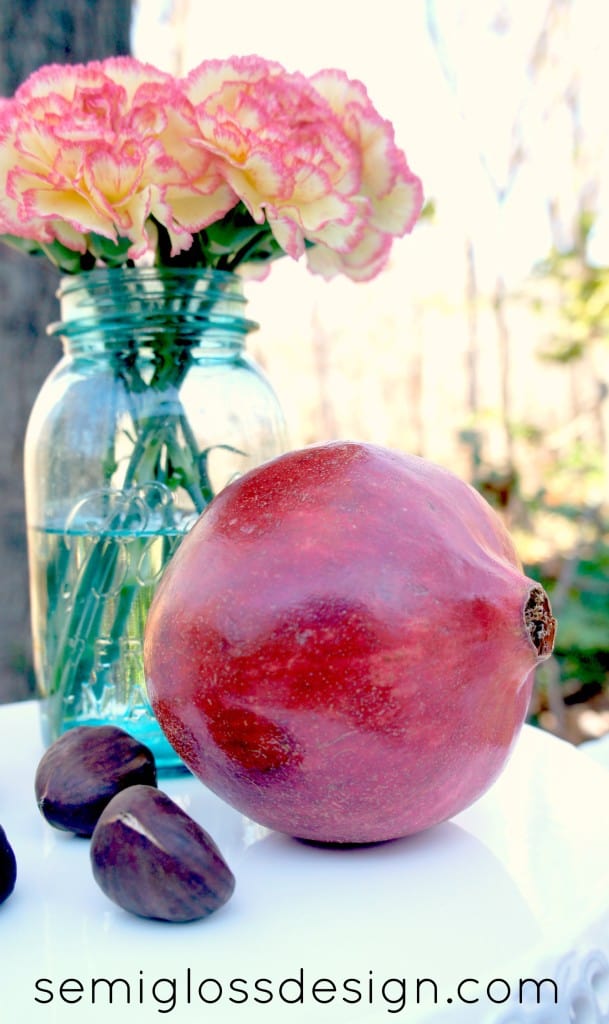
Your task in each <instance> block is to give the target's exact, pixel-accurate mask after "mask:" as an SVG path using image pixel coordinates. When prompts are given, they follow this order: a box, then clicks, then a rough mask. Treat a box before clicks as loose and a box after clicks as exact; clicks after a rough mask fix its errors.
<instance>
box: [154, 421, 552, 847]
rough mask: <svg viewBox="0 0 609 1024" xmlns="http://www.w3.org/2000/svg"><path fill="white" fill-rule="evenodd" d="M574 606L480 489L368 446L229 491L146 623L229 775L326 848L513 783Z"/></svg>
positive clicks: (281, 467) (219, 769)
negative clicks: (508, 776) (554, 595)
mask: <svg viewBox="0 0 609 1024" xmlns="http://www.w3.org/2000/svg"><path fill="white" fill-rule="evenodd" d="M554 625H555V623H554V620H553V619H552V617H551V612H550V608H549V604H548V601H547V597H546V596H545V594H544V592H543V590H542V589H541V587H540V586H539V585H538V584H536V583H534V582H533V581H532V580H530V579H528V578H527V577H526V576H524V575H523V573H522V570H521V566H520V563H519V559H518V556H517V554H516V552H515V550H514V546H513V544H512V541H511V539H510V537H509V535H508V533H507V532H506V530H505V528H504V527H503V524H502V522H501V521H500V519H499V518H498V516H497V515H496V513H495V512H494V511H493V510H492V509H491V507H490V506H489V505H488V504H487V503H486V502H485V501H484V500H483V499H482V498H481V497H480V495H479V494H478V493H477V492H476V491H474V490H473V488H471V487H470V486H469V485H468V484H466V483H464V482H463V481H461V480H460V479H459V478H457V477H456V476H454V475H453V474H452V473H450V472H448V471H447V470H445V469H442V468H440V467H439V466H436V465H434V464H433V463H430V462H428V461H425V460H423V459H421V458H418V457H415V456H411V455H406V454H403V453H400V452H396V451H392V450H388V449H385V448H381V447H378V446H374V445H370V444H363V443H358V442H350V441H345V442H340V441H336V442H328V443H324V444H320V445H313V446H311V447H309V448H305V449H302V450H298V451H294V452H290V453H288V454H286V455H283V456H280V457H279V458H276V459H274V460H272V461H271V462H267V463H266V464H264V465H263V466H259V467H257V468H256V469H254V470H252V471H250V472H249V473H248V474H246V475H244V476H243V477H241V478H240V479H238V480H237V481H235V482H233V483H232V484H230V485H229V486H228V487H227V488H225V490H223V491H222V492H221V493H220V494H219V495H218V496H216V498H214V500H213V501H212V503H211V504H210V505H209V506H208V508H207V509H206V511H205V512H204V513H203V515H202V516H201V517H200V519H199V520H198V522H197V523H196V524H195V526H194V527H193V529H192V530H191V532H190V533H189V534H188V535H187V537H186V538H185V539H184V541H183V542H182V544H181V546H180V548H179V549H178V551H177V553H176V555H175V556H174V558H173V559H172V562H171V563H170V565H169V566H168V568H167V570H166V572H165V575H164V577H163V580H162V582H161V585H160V587H159V589H158V590H157V593H156V596H155V599H154V601H153V604H152V608H151V610H150V613H149V617H148V620H147V625H146V635H145V649H144V657H145V667H146V677H147V685H148V692H149V696H150V699H151V702H152V706H153V709H154V712H155V714H156V716H157V718H158V720H159V722H160V724H161V726H162V728H163V730H164V732H165V733H166V735H167V737H168V738H169V740H170V742H171V743H172V744H173V746H174V747H175V749H176V750H177V752H178V753H179V754H180V756H181V757H182V758H183V760H184V762H185V763H186V765H187V766H188V767H189V768H190V769H191V770H192V771H193V772H194V773H195V774H196V775H197V776H199V778H200V779H201V780H202V781H203V782H204V783H205V785H206V786H208V787H209V788H210V789H211V790H213V791H214V792H215V793H217V794H218V795H219V796H220V797H222V798H224V800H225V801H227V802H228V803H229V804H231V805H232V806H233V807H235V808H237V809H238V810H240V811H242V812H243V813H244V814H245V815H246V816H248V817H249V818H251V819H253V820H255V821H257V822H259V823H260V824H262V825H266V826H268V827H269V828H271V829H276V830H278V831H280V832H285V833H288V834H289V835H292V836H297V837H300V838H303V839H309V840H314V841H318V842H323V843H369V842H376V841H381V840H388V839H393V838H397V837H400V836H404V835H407V834H410V833H415V832H419V831H421V830H423V829H426V828H428V827H430V826H431V825H433V824H435V823H438V822H440V821H443V820H445V819H447V818H450V817H452V816H454V815H455V814H456V813H457V812H459V811H461V810H463V809H464V808H466V807H467V806H469V805H470V804H471V803H472V802H473V801H474V800H476V799H477V798H478V797H479V796H481V794H483V793H484V792H485V790H486V789H487V788H488V787H489V786H490V785H491V783H492V782H493V781H494V780H495V779H496V778H497V776H498V775H499V773H500V772H501V771H502V769H503V767H504V766H505V764H506V761H507V760H508V757H509V755H510V753H511V750H512V748H513V744H514V742H515V739H516V737H517V734H518V732H519V730H520V728H521V726H522V724H523V721H524V719H525V715H526V711H527V708H528V704H529V698H530V693H531V687H532V682H533V670H534V669H535V666H536V665H537V664H538V662H539V661H540V660H543V659H544V658H545V657H547V656H548V655H549V654H550V653H551V649H552V643H553V632H554Z"/></svg>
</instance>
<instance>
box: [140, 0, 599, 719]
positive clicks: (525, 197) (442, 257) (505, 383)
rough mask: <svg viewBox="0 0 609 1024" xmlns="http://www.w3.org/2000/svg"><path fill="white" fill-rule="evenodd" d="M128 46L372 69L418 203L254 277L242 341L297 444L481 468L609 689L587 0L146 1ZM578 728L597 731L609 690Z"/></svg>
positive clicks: (177, 58) (593, 674)
mask: <svg viewBox="0 0 609 1024" xmlns="http://www.w3.org/2000/svg"><path fill="white" fill-rule="evenodd" d="M133 46H134V52H135V53H136V55H137V56H140V57H142V58H144V59H148V60H150V61H152V62H153V63H155V64H157V65H158V66H161V67H163V68H165V69H167V70H170V71H173V72H178V73H182V72H185V71H188V70H189V69H190V68H192V67H194V66H195V65H197V64H198V63H199V62H200V61H202V60H204V59H206V58H209V57H226V56H230V55H231V54H246V53H259V54H261V55H263V56H265V57H269V58H273V59H276V60H279V61H280V62H281V63H283V64H284V65H285V66H286V67H288V68H289V69H290V70H295V69H299V70H301V71H304V72H305V73H310V72H314V71H316V70H318V69H319V68H322V67H331V66H334V67H340V68H343V69H344V70H345V71H347V72H348V73H349V75H350V76H352V77H354V78H359V79H361V80H362V81H363V82H364V83H365V85H366V87H367V89H368V92H369V94H370V96H371V98H372V100H373V101H374V103H375V105H376V106H377V108H378V109H379V111H380V112H381V114H382V115H383V116H384V117H386V118H388V119H389V120H391V121H392V122H393V125H394V127H395V132H396V137H397V140H398V142H399V143H400V145H401V146H402V147H403V148H404V150H405V151H406V154H407V157H408V160H409V163H410V165H411V167H412V169H413V170H414V171H416V173H417V174H419V175H420V177H421V178H422V180H423V183H424V187H425V194H426V200H427V209H426V216H425V217H424V218H423V219H422V220H421V221H420V223H419V224H418V225H417V227H416V228H415V230H414V232H413V233H412V235H410V236H408V237H406V238H405V239H402V240H400V241H399V242H397V243H396V244H395V245H394V248H393V251H392V257H391V263H390V266H389V267H388V269H387V271H386V272H385V273H383V274H381V275H380V277H378V278H377V279H375V280H374V281H372V282H370V283H368V284H352V283H350V282H348V281H344V280H335V281H333V282H331V283H326V282H323V281H321V280H319V279H317V278H315V277H313V276H312V275H310V274H309V272H308V271H307V270H306V268H305V267H304V266H302V265H298V264H294V263H292V262H291V261H289V260H288V259H285V260H283V261H280V262H279V263H278V264H276V265H275V266H274V268H273V270H272V272H271V275H270V277H269V278H268V280H267V281H266V282H265V283H264V284H251V285H249V286H248V298H249V303H250V312H251V314H252V316H253V317H254V318H255V319H256V320H257V321H258V322H259V323H260V330H259V331H258V332H257V334H256V335H255V336H253V338H252V342H251V350H252V352H253V354H254V355H255V356H256V357H257V358H258V359H259V361H260V362H261V363H262V364H263V365H264V367H265V368H266V371H267V373H268V376H269V377H270V379H271V381H272V383H273V384H274V386H275V389H276V390H277V392H278V395H279V397H280V399H281V401H282V404H283V406H284V409H285V410H286V413H287V416H288V424H289V430H290V441H291V443H292V445H293V446H294V447H296V446H300V445H302V444H306V443H309V442H312V441H317V440H323V439H327V438H331V437H351V438H358V439H364V440H368V441H374V442H378V443H381V444H385V445H389V446H394V447H397V448H401V449H404V450H409V451H412V452H415V453H418V454H421V455H424V456H426V457H428V458H431V459H434V460H436V461H438V462H441V463H443V464H444V465H447V466H450V467H451V468H453V469H455V470H456V471H457V472H459V473H461V474H462V475H464V476H465V477H466V478H467V479H469V480H471V481H472V482H473V483H475V485H476V486H478V487H479V488H480V490H482V492H483V493H484V494H485V495H486V496H487V497H488V498H489V499H490V500H491V501H493V502H494V503H495V504H496V505H497V507H498V508H499V509H500V511H501V514H502V515H504V516H505V518H506V520H507V522H508V525H509V527H510V529H511V530H512V532H513V534H514V536H515V537H516V539H517V543H518V546H519V549H520V551H521V553H522V556H523V559H524V561H525V563H526V565H527V567H528V568H529V569H530V571H531V572H535V573H536V575H537V576H538V577H540V578H542V579H543V581H544V582H545V583H546V585H547V586H548V587H549V589H551V590H552V592H553V596H554V601H555V606H556V610H557V611H558V612H559V614H560V617H561V622H562V626H561V630H560V636H561V637H562V638H563V646H562V648H560V647H559V654H560V653H561V651H562V658H561V661H560V675H561V676H562V686H563V690H562V694H563V695H564V694H565V693H566V694H567V699H568V694H569V688H571V690H573V691H574V692H580V691H581V689H582V687H583V690H584V691H586V687H589V686H592V687H593V688H595V687H596V688H601V689H603V690H605V692H606V687H607V679H608V675H607V673H608V671H609V656H608V655H607V653H606V648H607V635H608V630H609V547H608V546H607V501H608V498H609V399H608V392H609V346H608V344H607V340H608V337H607V335H608V330H609V270H608V269H607V267H608V265H609V146H608V143H607V137H608V133H607V131H606V129H605V121H606V114H605V106H606V96H607V87H608V85H609V71H608V68H607V57H606V47H605V43H604V34H603V32H602V31H600V30H599V6H598V4H596V3H594V2H593V0H529V2H528V3H527V4H526V5H524V4H522V3H521V2H520V0H505V2H501V0H485V2H484V3H470V2H466V0H411V2H406V3H404V2H403V0H375V2H374V4H372V5H370V4H368V5H360V4H353V3H351V2H350V0H334V2H333V3H328V0H308V2H307V4H306V5H299V6H297V7H294V6H292V5H288V4H286V3H285V2H282V0H259V2H257V3H255V4H254V3H251V2H250V0H232V2H231V3H230V4H218V3H213V4H212V3H209V2H207V0H173V2H170V0H139V3H138V4H137V5H136V10H135V22H134V34H133ZM573 651H575V652H576V654H575V655H573ZM572 655H573V657H572V663H570V662H569V658H570V657H571V656H572ZM556 678H557V669H556V665H555V664H554V663H552V667H551V669H549V670H548V677H547V679H546V682H545V684H544V683H543V681H542V684H541V687H540V690H541V691H544V689H545V690H546V691H547V692H546V699H545V703H544V700H542V701H541V704H540V709H539V710H540V714H541V716H542V718H543V717H544V716H545V718H544V724H546V725H548V726H549V727H550V728H555V729H557V731H562V732H563V733H565V732H566V733H567V734H568V733H569V724H568V722H567V723H566V724H565V721H564V714H563V708H562V700H554V701H553V699H552V694H553V693H554V694H556ZM565 687H566V689H565ZM574 700H575V698H574ZM557 709H558V711H557ZM597 710H599V709H597ZM557 715H558V717H561V718H562V719H563V720H562V721H561V722H557ZM581 721H582V719H581V718H580V719H578V726H577V728H578V729H579V730H580V733H579V734H577V735H575V736H574V738H575V739H578V738H580V739H581V729H582V726H581ZM586 729H587V730H588V731H589V732H592V733H594V732H599V731H603V730H605V729H609V705H605V704H602V703H601V706H600V711H599V714H598V715H597V717H596V718H595V719H594V720H592V719H591V720H590V721H589V722H588V724H587V725H586V724H584V726H583V731H584V733H585V732H586ZM576 732H577V730H576Z"/></svg>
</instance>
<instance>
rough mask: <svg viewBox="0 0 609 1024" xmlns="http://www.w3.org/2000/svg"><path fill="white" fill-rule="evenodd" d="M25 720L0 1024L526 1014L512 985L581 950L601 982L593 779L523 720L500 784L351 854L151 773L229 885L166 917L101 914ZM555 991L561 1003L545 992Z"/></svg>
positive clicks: (2, 788) (4, 929)
mask: <svg viewBox="0 0 609 1024" xmlns="http://www.w3.org/2000/svg"><path fill="white" fill-rule="evenodd" d="M37 712H38V709H37V707H36V705H35V703H34V702H29V703H27V704H21V705H8V706H5V707H1V708H0V824H2V825H3V826H4V828H5V830H6V833H7V835H8V837H9V840H10V842H11V844H12V846H13V848H14V850H15V853H16V856H17V861H18V880H17V886H16V888H15V891H14V893H13V895H12V896H11V897H10V898H9V900H8V901H7V902H6V903H5V904H4V905H3V906H2V907H0V1007H1V1012H0V1019H2V1021H5V1020H6V1022H7V1024H9V1022H10V1024H21V1022H24V1024H37V1022H38V1021H45V1022H56V1021H57V1022H59V1021H60V1022H62V1024H67V1022H69V1021H78V1022H79V1024H80V1022H81V1021H86V1022H88V1021H104V1022H106V1024H108V1022H110V1024H115V1022H121V1021H125V1022H133V1024H136V1022H140V1021H142V1022H144V1021H145V1022H146V1024H150V1022H152V1021H162V1020H163V1019H167V1020H169V1021H172V1022H175V1021H178V1022H182V1021H184V1022H190V1021H192V1022H195V1021H197V1022H208V1021H209V1022H222V1024H224V1022H230V1024H232V1022H241V1021H244V1022H247V1024H250V1022H251V1024H258V1022H260V1024H263V1022H264V1024H270V1022H275V1021H281V1022H282V1024H291V1022H292V1021H293V1022H294V1024H302V1022H306V1024H309V1022H313V1021H314V1022H315V1024H317V1022H318V1021H319V1022H320V1024H323V1022H325V1021H327V1022H329V1024H330V1022H331V1024H360V1022H362V1024H370V1022H373V1021H389V1022H390V1021H391V1020H393V1019H397V1020H398V1021H399V1020H403V1019H406V1020H408V1021H409V1022H410V1021H419V1020H427V1019H432V1020H441V1019H444V1014H447V1017H446V1019H447V1020H449V1021H452V1022H457V1021H461V1020H464V1021H467V1022H469V1021H472V1022H473V1021H476V1020H485V1021H486V1020H488V1019H492V1020H499V1019H506V1020H507V1019H509V1021H510V1022H512V1021H517V1020H521V1019H525V1017H526V1019H527V1020H529V1019H530V1018H529V1016H527V1015H526V1014H525V1011H524V1010H523V1009H522V1008H520V1007H518V1005H517V1002H518V998H517V980H518V978H519V977H521V976H523V977H524V976H535V974H536V971H538V969H539V970H541V968H542V967H543V968H545V969H546V970H553V969H554V967H553V966H552V965H556V971H558V970H559V967H560V964H561V963H563V964H564V962H566V961H565V957H567V959H568V958H569V957H571V959H573V957H575V956H577V957H578V958H579V959H578V963H580V964H581V963H583V961H582V957H583V958H584V959H585V958H586V957H588V959H589V957H590V955H592V954H594V955H595V956H600V957H601V959H600V960H599V964H600V967H599V969H598V970H600V972H601V973H600V974H598V971H597V976H595V985H596V989H597V990H598V992H600V991H601V986H600V983H599V984H597V982H598V981H599V978H600V980H601V982H602V981H603V977H604V976H603V974H602V971H603V969H604V968H603V963H604V961H603V959H602V958H603V957H604V956H605V955H609V855H608V854H609V823H608V815H607V811H606V806H607V794H608V793H609V786H608V783H609V773H607V772H606V771H605V770H604V769H603V768H602V767H600V766H598V765H597V764H594V763H593V762H592V761H589V760H588V759H587V758H586V757H585V756H584V755H583V754H581V753H579V752H577V751H576V750H575V749H573V748H572V747H570V746H568V745H567V744H564V743H562V742H560V741H558V740H555V739H553V738H552V737H549V736H548V735H546V734H543V733H540V732H538V731H536V730H534V729H532V728H530V727H525V729H524V730H523V732H522V734H521V737H520V739H519V741H518V743H517V746H516V750H515V752H514V754H513V756H512V759H511V761H510V763H509V765H508V768H507V769H506V771H505V772H504V774H503V775H502V776H501V778H500V779H499V780H498V782H497V783H495V785H494V786H493V788H492V789H491V790H490V791H489V792H488V793H487V794H486V795H485V796H484V797H483V798H482V799H481V800H479V801H478V802H477V803H476V804H474V805H473V806H472V807H471V808H469V810H467V811H466V812H464V813H462V814H461V815H459V816H458V817H456V818H455V819H453V820H452V821H451V822H447V823H445V824H443V825H440V826H438V827H436V828H434V829H431V830H429V831H428V832H426V833H424V834H421V835H418V836H415V837H412V838H410V839H404V840H399V841H396V842H393V843H386V844H383V845H379V846H376V847H367V848H360V849H347V850H338V849H323V848H317V847H313V846H309V845H306V844H304V843H301V842H298V841H296V840H292V839H289V838H287V837H285V836H281V835H279V834H276V833H272V832H269V831H267V830H265V829H263V828H261V827H259V826H257V825H255V824H253V823H252V822H250V821H248V820H247V819H244V818H243V817H242V816H241V815H240V814H238V813H237V812H235V811H233V810H232V809H231V808H229V807H227V806H226V805H225V804H223V803H222V802H221V801H220V800H218V799H217V798H216V797H215V796H214V795H213V794H211V793H209V792H208V791H207V790H205V788H204V787H203V786H202V785H201V784H200V783H199V782H198V781H197V780H195V779H194V778H192V777H190V776H183V777H178V778H171V779H161V780H160V788H162V789H164V790H165V791H166V792H167V793H168V794H169V795H170V796H172V797H173V798H174V799H175V800H177V801H178V803H180V804H181V806H182V807H184V808H185V809H186V810H187V811H188V812H189V813H190V814H191V815H192V816H193V817H195V818H196V819H197V820H198V821H199V822H200V823H201V824H202V825H203V826H204V828H206V829H207V831H208V832H210V834H211V835H212V836H213V837H214V839H215V840H216V842H217V843H218V845H219V847H220V849H221V850H222V852H223V854H224V856H225V857H226V860H227V861H228V863H229V864H230V866H231V868H232V870H233V872H234V874H235V876H236V879H237V886H236V890H235V894H234V896H233V897H232V899H231V900H230V902H229V903H228V904H227V905H226V906H225V907H223V908H222V909H221V910H220V911H218V912H216V913H215V914H213V915H212V916H211V917H209V918H208V919H207V920H204V921H200V922H195V923H192V924H188V925H171V924H165V923H161V922H152V921H146V920H143V919H139V918H137V917H134V916H132V915H129V914H128V913H126V912H124V911H122V910H121V909H120V908H118V907H115V906H114V904H112V903H110V902H109V901H108V900H107V898H106V897H105V896H104V895H103V893H102V892H101V891H100V890H99V889H98V887H97V886H96V884H95V882H94V880H93V877H92V874H91V869H90V864H89V849H88V847H89V844H88V841H87V840H83V839H77V838H74V837H72V836H69V835H66V834H63V833H61V832H58V831H57V830H54V829H52V828H51V827H50V826H48V825H47V824H46V822H45V821H44V820H43V819H42V817H41V816H40V814H39V812H38V810H37V808H36V804H35V799H34V793H33V778H34V772H35V769H36V765H37V763H38V760H39V758H40V756H41V754H42V746H41V742H40V739H39V733H38V714H37ZM599 935H601V938H599ZM603 935H605V936H606V937H607V945H606V947H605V946H604V945H603V939H602V936H603ZM586 963H588V961H586ZM607 963H608V967H607V978H606V979H605V980H606V981H607V983H608V984H609V961H608V962H607ZM561 969H562V968H561ZM581 969H582V970H583V968H581ZM586 970H588V968H586ZM563 973H564V972H563ZM540 976H543V975H540ZM423 978H427V979H430V981H429V982H428V983H426V984H423V985H421V986H420V988H419V995H418V1002H419V1005H417V979H423ZM264 979H266V980H264ZM324 979H325V980H324ZM464 979H471V980H470V981H468V982H466V983H465V985H463V986H462V988H461V994H462V996H463V997H464V998H465V999H471V1000H474V999H477V1000H478V1002H475V1003H474V1002H472V1003H471V1004H465V1003H462V1002H460V1001H459V999H458V997H457V986H458V984H459V982H460V981H463V980H464ZM493 979H505V984H503V983H502V981H501V980H499V981H495V982H494V983H493V984H494V987H491V996H492V999H490V1000H489V998H488V997H487V995H486V985H487V984H488V982H490V981H492V980H493ZM112 981H114V985H113V986H110V984H109V983H110V982H112ZM404 981H405V986H406V997H405V1002H404V984H403V983H404ZM316 982H317V986H316V988H314V986H315V983H316ZM432 982H433V983H434V984H435V985H436V986H437V992H435V990H434V985H432ZM62 984H63V988H62ZM508 984H509V986H510V988H511V992H512V997H511V1000H506V1002H505V1004H503V1002H501V1001H500V1000H503V998H504V996H505V995H506V994H507V992H508V987H507V986H508ZM561 984H563V982H562V981H561ZM569 984H571V982H569ZM200 986H201V987H200ZM333 986H334V989H333ZM593 987H594V986H593ZM199 988H200V991H199ZM544 994H545V995H546V997H547V998H550V996H551V995H552V993H551V991H550V989H549V987H548V988H547V990H546V991H545V993H544ZM110 996H112V1002H111V1003H110ZM434 996H435V998H437V1005H436V1006H435V1007H434V1005H433V1003H434ZM561 998H562V999H563V1001H565V1000H567V999H571V998H572V997H571V996H570V995H569V993H568V992H566V991H564V985H563V991H562V992H561ZM600 998H601V996H600V995H599V999H600ZM493 1000H494V1001H493ZM514 1000H516V1001H514ZM565 1007H566V1003H565ZM567 1009H568V1008H567ZM531 1012H532V1011H531ZM565 1012H566V1009H565ZM551 1013H553V1014H554V1015H553V1016H549V1017H548V1018H547V1019H548V1021H552V1024H554V1021H558V1019H559V1018H558V1016H556V1015H555V1014H556V1013H557V1010H556V1008H552V1010H551ZM608 1013H609V1010H608ZM506 1015H507V1016H506ZM561 1019H562V1018H561ZM568 1019H569V1018H568V1016H567V1017H565V1020H568ZM583 1019H584V1018H582V1020H583ZM597 1019H598V1020H599V1021H600V1020H601V1017H600V1016H599V1017H598V1018H597V1017H594V1016H591V1017H586V1018H585V1020H586V1021H587V1020H590V1021H592V1022H595V1021H596V1020H597ZM602 1019H603V1020H604V1019H605V1018H604V1017H603V1018H602Z"/></svg>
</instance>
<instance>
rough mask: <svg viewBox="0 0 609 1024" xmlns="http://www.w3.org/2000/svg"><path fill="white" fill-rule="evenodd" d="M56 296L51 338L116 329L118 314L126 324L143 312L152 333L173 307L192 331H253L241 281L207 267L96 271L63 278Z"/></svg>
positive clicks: (101, 269) (103, 268) (105, 268)
mask: <svg viewBox="0 0 609 1024" xmlns="http://www.w3.org/2000/svg"><path fill="white" fill-rule="evenodd" d="M56 294H57V298H58V299H59V302H60V307H61V308H60V317H61V318H60V320H58V321H55V322H54V323H51V324H49V325H48V327H47V334H48V335H49V336H51V337H55V336H57V335H61V336H63V335H65V336H71V337H73V336H75V335H79V334H83V333H88V332H89V331H90V329H91V327H92V326H93V325H94V324H95V323H96V324H97V326H100V325H103V323H104V322H106V321H107V322H108V323H111V324H112V325H113V327H114V328H116V324H117V309H120V310H121V316H122V319H123V321H124V322H125V323H127V322H129V320H130V319H131V318H133V317H137V318H139V317H140V316H141V315H142V311H143V310H145V313H146V321H147V323H148V324H149V325H150V326H151V327H152V325H153V323H154V321H155V320H159V321H162V320H165V319H166V317H167V311H168V309H170V308H171V305H172V304H173V305H174V307H175V308H174V310H173V312H174V313H175V315H176V316H178V317H179V318H180V319H181V321H183V322H184V323H186V322H188V323H189V324H190V326H191V328H192V329H193V330H197V329H200V328H204V327H209V326H212V325H213V326H216V327H220V328H222V327H223V326H224V327H228V326H229V325H230V327H231V329H232V330H233V331H237V332H238V333H242V334H247V333H249V332H251V331H253V330H256V329H257V327H258V324H257V323H256V322H255V321H253V320H248V319H247V318H246V317H245V316H244V309H245V305H246V303H247V299H246V297H245V295H244V293H243V281H242V279H241V278H240V277H239V276H238V275H236V274H234V273H232V272H231V271H226V270H216V269H213V268H209V267H164V266H163V267H95V268H93V269H92V270H88V271H84V272H83V273H82V274H74V275H66V276H64V277H62V278H61V281H60V285H59V288H58V290H57V293H56ZM185 300H188V305H187V304H186V301H185ZM191 300H192V301H191Z"/></svg>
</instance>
